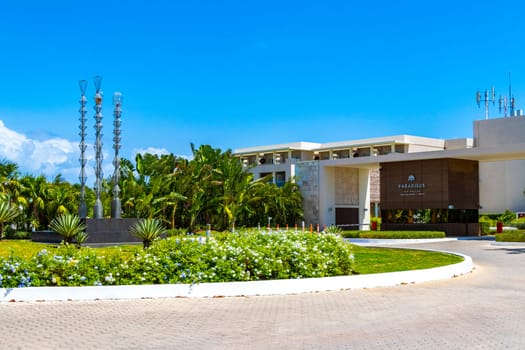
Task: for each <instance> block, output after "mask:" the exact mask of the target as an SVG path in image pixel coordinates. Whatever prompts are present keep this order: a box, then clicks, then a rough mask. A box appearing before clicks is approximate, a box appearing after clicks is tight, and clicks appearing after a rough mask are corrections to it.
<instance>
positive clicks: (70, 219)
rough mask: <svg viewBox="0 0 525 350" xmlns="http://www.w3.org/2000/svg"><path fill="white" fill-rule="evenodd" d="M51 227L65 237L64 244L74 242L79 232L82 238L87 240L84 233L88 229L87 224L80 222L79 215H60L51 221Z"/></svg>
mask: <svg viewBox="0 0 525 350" xmlns="http://www.w3.org/2000/svg"><path fill="white" fill-rule="evenodd" d="M49 227H50V228H51V229H52V230H53V231H55V232H56V233H58V234H59V235H61V236H62V237H63V238H64V244H69V243H72V242H73V239H75V238H76V237H77V236H78V235H79V234H80V235H81V238H82V239H83V240H85V239H84V238H85V237H84V236H83V235H82V233H83V232H84V230H85V229H86V225H84V224H83V223H82V222H80V218H79V217H78V215H74V214H62V215H59V216H57V217H56V218H54V219H53V221H51V224H50V225H49Z"/></svg>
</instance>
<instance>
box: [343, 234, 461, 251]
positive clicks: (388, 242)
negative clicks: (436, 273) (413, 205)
mask: <svg viewBox="0 0 525 350" xmlns="http://www.w3.org/2000/svg"><path fill="white" fill-rule="evenodd" d="M344 240H345V241H346V242H350V243H354V244H359V245H362V246H366V245H394V244H416V243H436V242H450V241H457V240H458V239H457V238H420V239H379V238H345V239H344ZM453 254H457V253H453ZM458 255H459V254H458Z"/></svg>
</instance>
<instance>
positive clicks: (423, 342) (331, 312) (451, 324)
mask: <svg viewBox="0 0 525 350" xmlns="http://www.w3.org/2000/svg"><path fill="white" fill-rule="evenodd" d="M411 247H414V248H416V247H425V248H435V249H445V250H450V251H457V252H461V253H464V254H467V255H470V256H472V258H473V259H474V264H475V266H476V269H475V271H474V272H473V273H471V274H469V275H466V276H462V277H458V278H454V279H452V280H448V281H440V282H431V283H423V284H418V285H404V286H399V287H393V288H379V289H363V290H351V291H340V292H323V293H311V294H301V295H289V296H267V297H243V298H213V299H182V298H178V299H176V298H174V299H156V300H152V299H148V300H118V301H90V302H85V301H84V302H72V301H69V302H44V303H38V302H32V303H3V304H0V315H1V316H0V329H1V330H2V331H1V333H2V336H1V337H0V348H1V349H17V348H18V349H389V350H391V349H524V348H525V322H524V320H525V247H523V248H520V247H496V246H492V245H490V242H488V241H454V242H441V243H430V244H421V245H412V246H411Z"/></svg>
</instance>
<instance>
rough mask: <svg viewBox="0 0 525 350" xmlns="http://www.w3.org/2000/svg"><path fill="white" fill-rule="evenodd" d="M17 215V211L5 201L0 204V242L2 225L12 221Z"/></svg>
mask: <svg viewBox="0 0 525 350" xmlns="http://www.w3.org/2000/svg"><path fill="white" fill-rule="evenodd" d="M18 214H19V211H18V210H17V209H16V208H15V207H13V206H12V205H11V203H9V202H8V201H7V200H5V201H1V202H0V240H1V239H2V238H3V235H4V224H6V223H9V222H11V221H13V220H14V219H15V218H16V217H17V216H18Z"/></svg>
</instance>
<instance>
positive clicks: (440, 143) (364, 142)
mask: <svg viewBox="0 0 525 350" xmlns="http://www.w3.org/2000/svg"><path fill="white" fill-rule="evenodd" d="M388 144H403V145H414V144H415V145H422V146H427V147H436V148H444V147H445V140H443V139H434V138H429V137H421V136H413V135H395V136H384V137H374V138H367V139H358V140H349V141H339V142H328V143H314V142H303V141H301V142H292V143H283V144H276V145H266V146H254V147H245V148H237V149H235V150H234V152H233V153H234V154H238V155H240V154H255V153H265V152H277V151H288V150H296V151H324V150H330V149H341V148H353V147H365V146H379V145H388Z"/></svg>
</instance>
